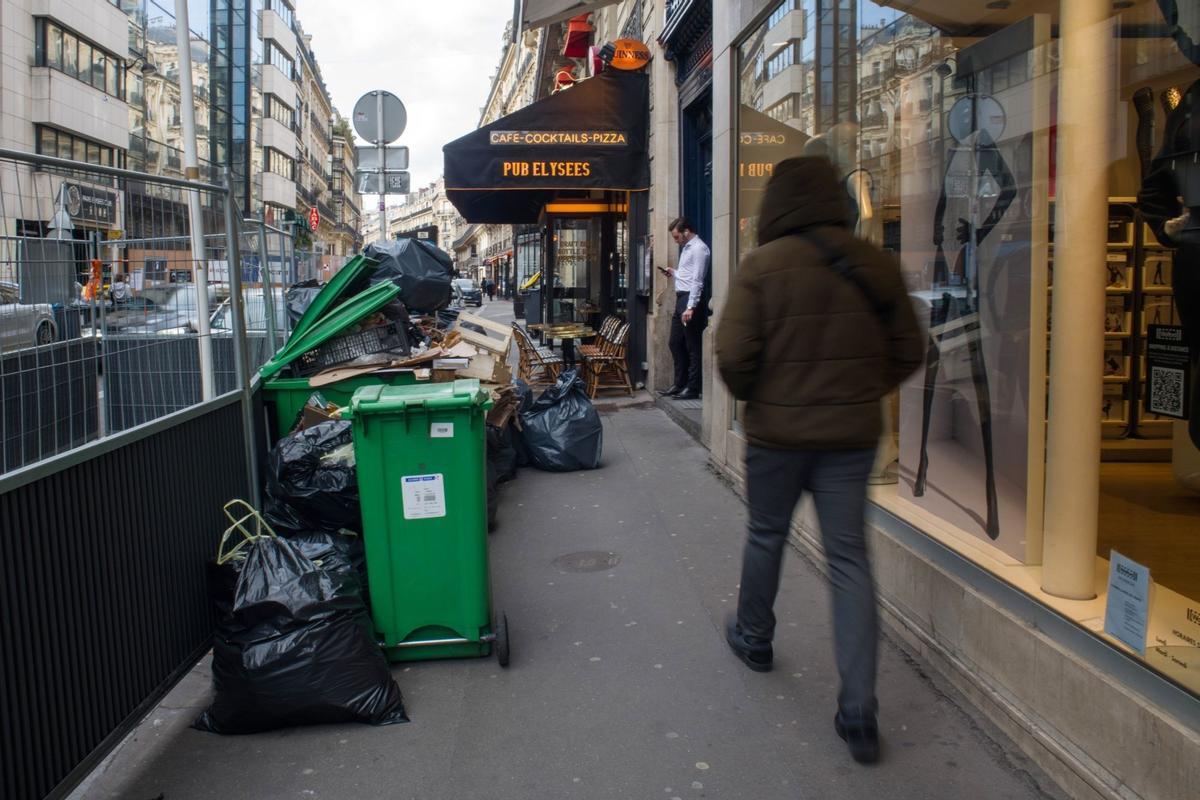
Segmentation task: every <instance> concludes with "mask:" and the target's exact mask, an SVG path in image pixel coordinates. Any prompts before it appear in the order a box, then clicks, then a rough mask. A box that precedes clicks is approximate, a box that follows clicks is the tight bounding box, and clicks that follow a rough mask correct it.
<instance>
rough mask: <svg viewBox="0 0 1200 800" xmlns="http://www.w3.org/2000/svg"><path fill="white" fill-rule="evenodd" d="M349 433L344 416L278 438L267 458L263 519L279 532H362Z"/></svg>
mask: <svg viewBox="0 0 1200 800" xmlns="http://www.w3.org/2000/svg"><path fill="white" fill-rule="evenodd" d="M353 445H354V434H353V433H352V431H351V428H350V423H349V422H348V421H346V420H331V421H330V422H322V423H319V424H317V425H314V426H312V427H311V428H307V429H305V430H302V431H297V432H296V433H293V434H291V435H289V436H285V437H284V438H282V439H280V440H279V442H278V443H277V444H276V445H275V447H274V449H273V450H271V454H270V456H269V457H268V459H267V496H266V499H265V500H264V503H263V505H264V509H263V518H264V519H265V520H266V521H267V522H268V523H269V524H270V525H271V527H272V528H273V529H274V531H275V532H276V533H278V534H280V535H281V536H290V535H292V534H295V533H305V532H310V531H338V530H341V529H342V528H346V529H348V530H352V531H359V532H361V531H362V512H361V511H360V510H359V505H358V475H357V473H356V471H355V468H354V461H353V449H352V448H353Z"/></svg>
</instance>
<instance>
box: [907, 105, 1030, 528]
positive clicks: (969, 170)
mask: <svg viewBox="0 0 1200 800" xmlns="http://www.w3.org/2000/svg"><path fill="white" fill-rule="evenodd" d="M1003 119H1004V112H1003V109H1002V108H1001V107H1000V104H999V103H998V102H996V101H995V100H994V99H993V98H991V97H988V96H986V95H978V94H971V95H967V96H966V97H963V98H961V99H959V101H958V102H956V103H955V105H954V107H953V108H952V109H951V110H950V114H949V115H948V122H947V127H948V128H949V130H950V134H951V136H952V137H954V140H955V144H954V145H953V146H952V147H951V148H950V151H949V159H948V161H947V164H946V172H945V175H944V177H943V180H942V191H941V195H940V196H939V197H938V204H937V210H936V211H935V212H934V215H935V216H934V225H933V245H934V247H935V249H936V250H935V252H936V256H935V262H934V276H933V285H934V287H935V288H937V287H938V286H942V287H946V288H947V289H949V288H950V287H951V286H952V285H956V284H957V285H962V286H965V288H966V292H965V294H962V293H960V294H959V296H957V297H956V296H955V295H954V294H953V293H951V292H950V291H945V292H943V294H942V297H941V299H940V300H939V301H935V302H934V304H933V307H932V308H931V310H930V317H931V318H930V325H929V331H930V336H929V350H928V353H927V358H926V362H925V393H924V404H923V406H922V413H921V456H920V462H919V464H918V466H917V476H916V480H915V481H914V483H913V496H914V497H921V496H923V495H924V494H925V489H926V486H925V483H926V478H927V476H928V472H929V453H928V444H929V428H930V422H931V417H932V414H933V397H934V392H935V389H936V386H937V376H938V371H939V369H940V367H941V347H942V344H943V342H945V341H947V340H948V339H950V338H952V337H954V338H957V337H959V336H961V337H962V338H964V339H965V340H966V346H967V352H968V355H969V358H970V364H971V377H972V380H973V381H974V384H975V404H976V408H977V410H978V414H979V428H980V434H981V435H982V437H983V456H984V470H985V474H984V481H985V491H986V500H987V519H986V520H985V523H984V530H985V531H986V533H987V535H988V537H989V538H991V539H996V538H998V537H999V536H1000V522H999V518H998V514H999V510H998V502H997V497H996V470H995V460H994V453H993V447H992V410H991V391H990V388H989V386H988V375H987V365H986V364H985V363H984V358H983V341H982V336H983V329H982V316H981V310H982V307H983V302H982V301H983V300H984V298H982V297H981V292H980V275H979V247H980V246H981V245H982V244H983V242H984V240H986V239H987V237H988V236H989V234H991V232H992V231H993V230H994V229H995V228H996V225H998V224H999V222H1000V220H1001V219H1003V217H1004V214H1005V213H1006V212H1007V211H1008V208H1009V206H1010V205H1011V204H1012V202H1013V200H1014V199H1015V198H1016V196H1017V190H1016V181H1015V179H1014V177H1013V174H1012V170H1010V169H1009V166H1008V164H1007V162H1005V160H1004V157H1003V156H1002V155H1001V153H1000V149H999V147H997V145H996V140H997V139H999V138H1000V136H1001V135H1002V134H1003V132H1004V122H1003ZM989 201H990V202H991V207H990V210H988V212H987V214H986V216H984V217H983V219H982V220H980V216H981V214H982V212H983V211H984V209H985V208H986V207H987V204H988V202H989ZM947 218H949V219H950V220H951V222H952V224H955V223H954V220H956V219H957V223H956V224H955V237H954V238H955V242H956V243H957V245H958V246H959V247H958V250H957V253H955V254H954V259H953V263H954V270H953V275H951V270H950V269H949V267H948V264H949V263H950V262H949V261H947V258H946V253H945V250H944V249H943V244H944V233H945V221H946V219H947ZM952 278H953V279H952Z"/></svg>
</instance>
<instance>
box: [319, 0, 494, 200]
mask: <svg viewBox="0 0 1200 800" xmlns="http://www.w3.org/2000/svg"><path fill="white" fill-rule="evenodd" d="M512 10H513V4H512V2H511V0H297V3H296V16H297V17H298V18H299V20H300V24H301V25H302V26H303V28H304V32H305V33H307V34H309V35H311V36H312V49H313V53H314V54H315V55H316V57H317V63H318V64H320V66H321V75H322V76H323V77H324V78H325V85H326V86H327V87H329V93H330V94H331V95H332V96H333V103H334V105H335V106H337V110H338V111H339V112H340V113H341V114H342V116H344V117H346V118H347V119H349V118H350V116H351V112H352V111H353V110H354V103H355V102H356V101H357V100H358V98H359V97H361V96H362V95H363V93H365V92H368V91H370V90H372V89H386V90H387V91H389V92H391V93H392V94H394V95H396V96H397V97H399V98H400V100H401V101H403V103H404V107H405V108H406V109H407V111H408V127H407V128H406V129H405V131H404V135H403V136H401V137H400V139H399V140H398V141H396V142H395V143H394V144H396V145H406V146H407V147H408V149H409V155H410V159H411V164H410V166H409V171H410V172H411V173H412V187H413V190H414V191H415V190H416V189H417V188H418V187H421V186H424V185H426V184H428V183H430V182H432V181H434V180H436V179H437V177H438V176H439V175H441V174H442V145H443V144H445V143H446V142H448V141H451V140H452V139H457V138H458V137H459V136H462V135H463V134H465V133H467V132H469V131H471V130H473V129H474V128H475V126H476V124H477V123H478V122H479V108H480V107H481V106H482V105H483V104H484V102H485V101H486V100H487V93H488V89H489V88H490V87H491V75H492V72H493V71H494V70H495V69H496V66H497V65H498V64H499V63H500V53H501V49H502V45H503V36H504V23H505V22H506V21H507V20H511V19H512ZM359 143H360V144H363V142H359ZM388 202H389V205H390V204H393V203H398V202H400V200H399V198H389V201H388ZM377 203H378V199H377V198H376V197H373V196H372V197H366V198H364V203H363V205H364V206H365V208H364V211H365V210H367V209H370V208H374V207H375V205H376V204H377Z"/></svg>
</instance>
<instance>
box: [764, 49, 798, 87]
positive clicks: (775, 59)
mask: <svg viewBox="0 0 1200 800" xmlns="http://www.w3.org/2000/svg"><path fill="white" fill-rule="evenodd" d="M799 57H800V43H799V42H789V43H788V46H787V47H785V48H784V49H782V50H780V51H779V52H778V53H776V54H775V55H773V56H771V57H770V58H769V59H767V69H766V76H765V77H766V79H767V80H771V79H772V78H774V77H776V76H777V75H779V73H781V72H783V71H784V70H785V69H787V68H788V67H790V66H792V65H793V64H795V63H796V62H797V61H798V60H799Z"/></svg>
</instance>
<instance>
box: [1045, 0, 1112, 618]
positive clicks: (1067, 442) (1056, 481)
mask: <svg viewBox="0 0 1200 800" xmlns="http://www.w3.org/2000/svg"><path fill="white" fill-rule="evenodd" d="M1060 8H1061V11H1060V16H1059V30H1060V31H1061V37H1062V38H1061V39H1060V40H1059V79H1058V172H1057V179H1056V197H1055V228H1054V285H1053V292H1052V300H1051V302H1052V308H1053V312H1052V316H1051V319H1053V320H1054V329H1053V332H1052V333H1051V337H1050V413H1049V417H1048V425H1047V437H1046V512H1045V539H1044V543H1043V560H1042V588H1043V589H1044V590H1045V591H1046V592H1048V593H1050V594H1053V595H1056V596H1058V597H1066V598H1070V599H1075V600H1084V599H1090V598H1092V597H1095V596H1096V587H1095V559H1096V533H1097V525H1098V523H1099V508H1100V408H1101V405H1102V403H1103V397H1102V388H1103V383H1104V366H1103V362H1104V303H1105V272H1104V263H1105V257H1106V256H1107V246H1106V245H1107V241H1108V237H1107V226H1108V163H1109V158H1110V153H1111V152H1112V148H1111V146H1110V142H1109V137H1110V118H1111V117H1112V115H1113V113H1114V109H1115V108H1116V87H1115V78H1116V73H1115V69H1116V65H1115V63H1114V59H1115V53H1114V51H1113V41H1114V40H1113V38H1112V36H1113V33H1112V24H1111V21H1110V19H1109V17H1110V15H1111V13H1112V6H1111V4H1110V3H1109V2H1108V0H1062V5H1061V7H1060Z"/></svg>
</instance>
